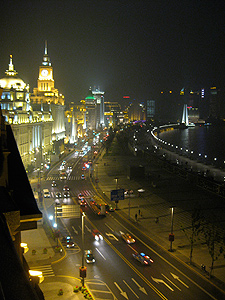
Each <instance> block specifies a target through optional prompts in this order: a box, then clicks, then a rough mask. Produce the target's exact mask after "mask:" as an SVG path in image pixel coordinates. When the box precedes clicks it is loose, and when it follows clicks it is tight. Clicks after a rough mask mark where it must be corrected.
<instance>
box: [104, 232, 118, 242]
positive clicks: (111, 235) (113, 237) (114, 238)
mask: <svg viewBox="0 0 225 300" xmlns="http://www.w3.org/2000/svg"><path fill="white" fill-rule="evenodd" d="M105 234H106V235H107V236H108V237H109V238H110V239H112V240H116V241H117V242H118V241H119V240H118V238H117V237H115V235H114V234H112V233H107V232H106V233H105Z"/></svg>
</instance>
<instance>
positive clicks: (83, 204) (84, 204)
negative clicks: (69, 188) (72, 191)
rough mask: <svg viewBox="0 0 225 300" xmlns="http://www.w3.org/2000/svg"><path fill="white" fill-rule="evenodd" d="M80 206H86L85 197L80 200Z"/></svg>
mask: <svg viewBox="0 0 225 300" xmlns="http://www.w3.org/2000/svg"><path fill="white" fill-rule="evenodd" d="M79 202H80V206H86V205H87V202H86V201H85V200H84V199H81V200H79Z"/></svg>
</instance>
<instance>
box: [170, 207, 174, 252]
mask: <svg viewBox="0 0 225 300" xmlns="http://www.w3.org/2000/svg"><path fill="white" fill-rule="evenodd" d="M173 218H174V207H171V230H170V234H169V241H170V249H169V251H170V252H172V251H173V248H172V243H173V241H174V234H173Z"/></svg>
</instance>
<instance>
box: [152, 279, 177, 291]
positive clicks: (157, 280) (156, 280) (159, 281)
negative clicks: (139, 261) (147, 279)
mask: <svg viewBox="0 0 225 300" xmlns="http://www.w3.org/2000/svg"><path fill="white" fill-rule="evenodd" d="M151 278H152V280H153V281H155V282H156V283H158V284H159V283H163V284H165V286H166V287H167V288H168V289H170V290H171V291H172V292H174V290H173V289H172V288H171V286H169V284H167V283H166V282H165V281H164V280H162V279H158V278H154V277H152V276H151Z"/></svg>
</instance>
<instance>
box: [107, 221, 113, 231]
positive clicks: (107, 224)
mask: <svg viewBox="0 0 225 300" xmlns="http://www.w3.org/2000/svg"><path fill="white" fill-rule="evenodd" d="M105 226H107V227H108V228H109V229H110V230H111V231H112V232H113V231H114V230H113V229H112V228H111V227H110V226H109V225H108V224H107V223H105Z"/></svg>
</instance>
